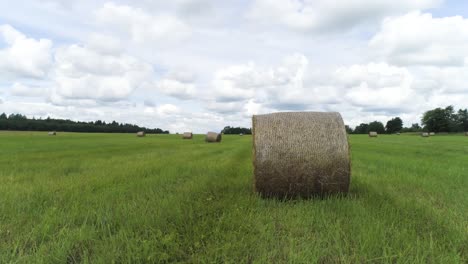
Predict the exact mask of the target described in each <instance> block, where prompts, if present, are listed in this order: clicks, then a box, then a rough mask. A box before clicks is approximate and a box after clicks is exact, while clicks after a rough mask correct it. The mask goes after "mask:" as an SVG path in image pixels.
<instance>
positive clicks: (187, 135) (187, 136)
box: [182, 132, 193, 139]
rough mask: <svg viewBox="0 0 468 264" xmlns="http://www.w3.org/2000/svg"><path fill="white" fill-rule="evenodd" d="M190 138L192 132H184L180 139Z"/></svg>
mask: <svg viewBox="0 0 468 264" xmlns="http://www.w3.org/2000/svg"><path fill="white" fill-rule="evenodd" d="M192 138H193V134H192V132H184V134H183V135H182V139H192Z"/></svg>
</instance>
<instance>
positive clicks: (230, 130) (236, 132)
mask: <svg viewBox="0 0 468 264" xmlns="http://www.w3.org/2000/svg"><path fill="white" fill-rule="evenodd" d="M221 133H224V134H227V135H229V134H231V135H239V134H241V133H242V134H244V135H250V134H252V129H250V128H245V127H230V126H227V127H224V129H223V130H222V131H221Z"/></svg>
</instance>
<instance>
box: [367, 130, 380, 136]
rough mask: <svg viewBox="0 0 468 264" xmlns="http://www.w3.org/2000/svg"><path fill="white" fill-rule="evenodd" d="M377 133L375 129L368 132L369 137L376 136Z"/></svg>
mask: <svg viewBox="0 0 468 264" xmlns="http://www.w3.org/2000/svg"><path fill="white" fill-rule="evenodd" d="M377 135H378V134H377V132H375V131H370V132H369V137H377Z"/></svg>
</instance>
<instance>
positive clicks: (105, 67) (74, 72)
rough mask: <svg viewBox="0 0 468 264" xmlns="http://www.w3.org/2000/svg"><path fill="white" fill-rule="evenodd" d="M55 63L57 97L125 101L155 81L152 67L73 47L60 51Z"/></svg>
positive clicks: (133, 58) (84, 48) (77, 46)
mask: <svg viewBox="0 0 468 264" xmlns="http://www.w3.org/2000/svg"><path fill="white" fill-rule="evenodd" d="M55 61H56V65H55V71H54V77H53V79H54V81H55V83H56V88H55V93H56V95H58V96H61V97H64V98H68V99H95V100H102V101H117V100H124V99H127V98H128V97H129V96H130V94H131V93H132V92H133V91H134V90H135V89H137V88H138V87H140V86H142V85H143V84H145V83H147V82H151V81H152V67H151V65H149V64H147V63H144V62H141V61H140V60H138V59H136V58H135V57H132V56H129V55H125V54H118V55H109V54H102V53H100V52H99V51H96V50H93V49H91V48H88V47H83V46H79V45H70V46H67V47H63V48H60V49H59V50H58V51H57V53H56V55H55Z"/></svg>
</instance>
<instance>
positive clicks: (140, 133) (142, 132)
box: [137, 131, 146, 137]
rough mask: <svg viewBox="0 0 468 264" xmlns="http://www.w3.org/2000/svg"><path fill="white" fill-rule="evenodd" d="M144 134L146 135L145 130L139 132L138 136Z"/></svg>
mask: <svg viewBox="0 0 468 264" xmlns="http://www.w3.org/2000/svg"><path fill="white" fill-rule="evenodd" d="M144 136H146V133H145V131H140V132H138V133H137V137H144Z"/></svg>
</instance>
